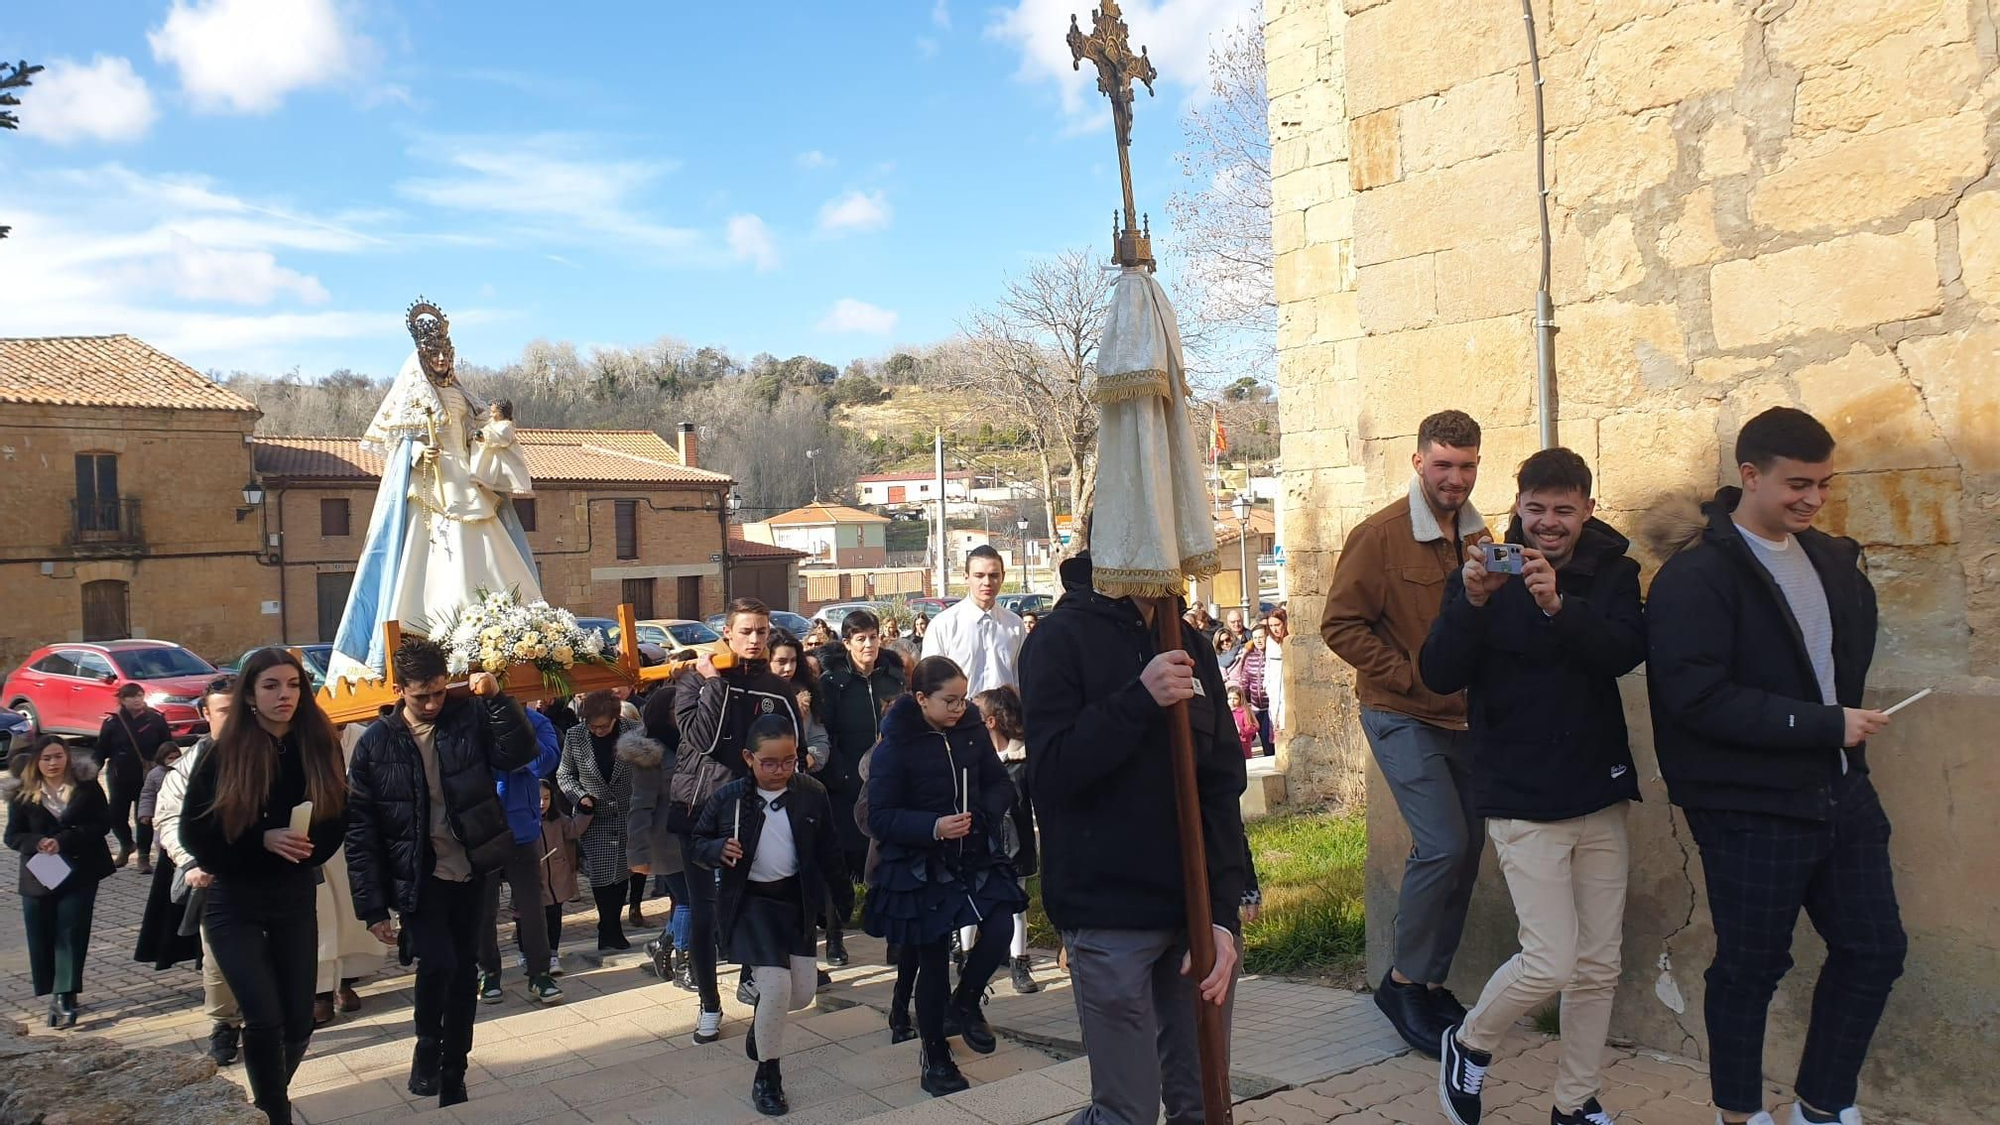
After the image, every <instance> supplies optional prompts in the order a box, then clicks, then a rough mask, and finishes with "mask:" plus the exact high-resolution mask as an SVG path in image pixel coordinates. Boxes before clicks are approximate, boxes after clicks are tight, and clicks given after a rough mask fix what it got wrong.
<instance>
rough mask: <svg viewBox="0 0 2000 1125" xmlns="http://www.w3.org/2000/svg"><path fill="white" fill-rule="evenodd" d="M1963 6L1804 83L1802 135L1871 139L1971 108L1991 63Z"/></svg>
mask: <svg viewBox="0 0 2000 1125" xmlns="http://www.w3.org/2000/svg"><path fill="white" fill-rule="evenodd" d="M1968 14H1969V13H1968V10H1967V7H1966V5H1964V4H1940V5H1936V6H1935V7H1934V10H1933V11H1932V12H1931V13H1930V16H1929V18H1928V19H1926V20H1925V21H1924V22H1923V23H1922V24H1920V25H1918V26H1915V27H1912V28H1909V29H1907V30H1901V31H1895V32H1893V33H1891V34H1888V35H1885V36H1883V37H1882V38H1880V39H1878V40H1876V41H1874V42H1873V43H1870V44H1868V45H1867V46H1866V47H1863V48H1861V49H1860V50H1858V51H1856V52H1854V53H1853V54H1852V55H1848V56H1844V57H1842V58H1840V59H1838V60H1835V61H1833V62H1831V63H1830V64H1828V65H1824V66H1813V67H1810V68H1808V69H1807V70H1806V71H1805V72H1804V73H1803V74H1801V75H1800V76H1799V88H1798V93H1797V108H1796V110H1795V111H1794V120H1795V121H1796V122H1797V124H1798V129H1799V131H1800V132H1802V133H1807V134H1810V133H1816V132H1822V131H1825V130H1829V129H1838V130H1843V131H1847V132H1868V131H1871V130H1875V129H1887V128H1892V127H1894V126H1897V125H1907V124H1909V123H1911V122H1914V121H1920V120H1922V119H1924V118H1927V117H1942V116H1945V115H1947V114H1950V113H1951V112H1953V111H1954V110H1957V109H1959V108H1960V107H1961V106H1964V105H1965V104H1966V101H1967V98H1968V97H1969V96H1970V95H1971V94H1972V93H1973V91H1974V90H1975V89H1976V88H1977V87H1978V85H1979V80H1980V76H1981V74H1982V73H1983V70H1984V64H1982V63H1981V62H1980V59H1979V48H1978V47H1977V46H1975V45H1974V43H1973V41H1972V31H1971V26H1970V21H1969V19H1968Z"/></svg>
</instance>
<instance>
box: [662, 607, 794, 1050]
mask: <svg viewBox="0 0 2000 1125" xmlns="http://www.w3.org/2000/svg"><path fill="white" fill-rule="evenodd" d="M722 635H723V640H724V641H725V642H727V644H728V645H729V655H730V659H729V660H727V661H725V662H724V663H725V664H726V665H727V666H726V667H717V666H716V661H715V658H714V655H713V654H711V653H709V652H707V651H704V652H703V653H702V654H701V660H700V661H699V662H698V663H697V664H696V665H695V667H694V672H693V673H692V674H689V673H683V674H682V675H681V678H680V681H679V684H678V685H677V686H676V688H675V689H674V692H675V694H674V720H675V722H676V723H678V724H679V726H680V728H681V744H680V749H679V751H678V752H677V755H678V756H677V757H676V761H677V762H678V761H680V760H681V759H683V758H685V757H686V755H688V754H706V755H708V756H709V757H711V758H713V759H714V760H715V761H717V762H718V763H720V764H722V765H724V766H726V767H728V769H729V772H730V773H731V774H733V775H734V776H736V777H748V776H749V775H750V769H749V767H748V766H747V765H745V764H744V757H743V751H744V750H746V749H748V748H749V746H750V727H751V725H752V724H754V723H755V722H756V721H757V720H758V719H761V718H763V717H764V716H766V715H781V716H784V717H787V718H789V719H791V721H792V731H793V736H794V737H793V742H794V744H795V745H797V746H799V747H804V746H805V744H806V739H805V725H804V724H803V723H802V722H800V719H799V705H798V698H799V692H798V688H797V687H795V686H793V685H792V684H791V683H790V682H789V681H786V680H783V679H780V678H779V677H778V674H777V673H775V672H773V671H771V662H770V659H769V653H768V648H767V646H768V644H769V642H770V639H771V609H770V607H769V606H767V605H765V604H764V603H763V602H760V601H758V600H757V599H756V598H737V599H736V600H735V601H733V602H730V603H729V618H728V620H727V621H726V622H725V623H724V625H723V634H722ZM801 753H803V750H801ZM800 767H801V768H803V767H804V762H801V763H800ZM717 788H721V787H720V786H717ZM712 796H714V793H713V791H711V792H708V793H702V794H699V797H700V799H701V801H702V802H703V803H706V802H707V801H708V799H709V798H710V797H712ZM669 815H670V816H673V817H675V819H676V820H678V821H680V822H681V823H683V824H684V828H683V829H682V836H681V854H682V855H684V856H687V855H693V854H694V849H695V841H694V838H693V837H692V836H691V835H689V833H691V832H692V831H693V830H694V819H695V818H696V817H698V816H700V815H701V807H700V806H699V805H697V806H695V807H693V808H691V809H685V810H678V811H676V812H672V813H669ZM687 881H688V940H689V941H690V942H691V943H692V944H693V945H694V948H693V949H692V950H690V951H689V957H690V959H691V960H692V962H693V968H694V983H695V990H696V991H697V992H699V993H700V994H701V1013H700V1015H699V1016H698V1017H697V1018H696V1021H695V1029H694V1041H695V1043H696V1044H697V1045H699V1044H702V1043H713V1042H715V1041H716V1040H717V1039H719V1038H721V1037H722V994H721V992H720V991H718V990H717V988H716V984H715V940H716V938H715V879H714V873H713V872H710V871H703V870H700V869H698V868H692V867H691V868H689V870H688V873H687Z"/></svg>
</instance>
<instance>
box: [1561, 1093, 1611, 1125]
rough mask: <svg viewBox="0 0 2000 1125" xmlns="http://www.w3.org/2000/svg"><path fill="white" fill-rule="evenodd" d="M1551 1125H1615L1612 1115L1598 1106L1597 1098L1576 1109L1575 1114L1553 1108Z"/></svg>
mask: <svg viewBox="0 0 2000 1125" xmlns="http://www.w3.org/2000/svg"><path fill="white" fill-rule="evenodd" d="M1549 1125H1613V1122H1612V1120H1611V1115H1610V1114H1608V1113H1606V1112H1604V1107H1603V1106H1601V1105H1598V1104H1597V1099H1596V1098H1592V1099H1590V1100H1589V1101H1587V1102H1585V1103H1583V1104H1582V1105H1580V1106H1578V1107H1576V1112H1575V1113H1564V1112H1563V1111H1562V1110H1559V1109H1555V1108H1551V1109H1550V1110H1549Z"/></svg>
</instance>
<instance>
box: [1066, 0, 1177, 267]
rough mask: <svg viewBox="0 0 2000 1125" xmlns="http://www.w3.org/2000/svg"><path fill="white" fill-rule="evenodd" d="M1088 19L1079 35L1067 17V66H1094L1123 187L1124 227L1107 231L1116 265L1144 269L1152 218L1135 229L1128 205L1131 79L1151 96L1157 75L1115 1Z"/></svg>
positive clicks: (1073, 18) (1073, 21)
mask: <svg viewBox="0 0 2000 1125" xmlns="http://www.w3.org/2000/svg"><path fill="white" fill-rule="evenodd" d="M1090 23H1091V26H1090V34H1089V35H1085V34H1084V33H1083V29H1082V28H1080V27H1078V26H1077V24H1076V16H1074V15H1071V16H1070V17H1069V52H1070V60H1071V61H1070V66H1071V67H1072V68H1073V69H1076V70H1081V69H1083V60H1085V59H1089V60H1090V61H1091V62H1092V63H1093V64H1095V65H1096V67H1097V91H1098V93H1100V94H1103V95H1104V96H1105V97H1108V98H1110V99H1111V122H1112V125H1113V126H1114V127H1115V128H1116V130H1117V134H1118V177H1119V180H1120V181H1121V182H1122V184H1123V186H1124V188H1125V211H1124V227H1123V229H1118V230H1114V232H1113V240H1114V242H1115V244H1116V253H1117V258H1118V264H1119V265H1123V266H1145V267H1147V268H1148V269H1150V268H1152V265H1153V231H1152V222H1151V221H1150V220H1147V221H1146V222H1145V228H1144V229H1143V230H1142V229H1140V225H1139V222H1140V220H1139V218H1138V215H1137V211H1138V209H1137V208H1136V207H1134V206H1133V204H1132V152H1131V149H1132V99H1133V96H1134V92H1133V89H1132V83H1133V82H1134V81H1135V80H1136V81H1139V82H1143V83H1145V86H1146V93H1147V95H1148V96H1151V95H1152V93H1153V79H1155V78H1157V77H1159V74H1158V72H1157V71H1155V70H1154V69H1153V60H1151V59H1149V58H1147V57H1146V48H1145V47H1144V46H1143V45H1142V46H1141V47H1140V48H1139V53H1138V54H1136V55H1135V54H1133V53H1132V45H1131V42H1130V40H1129V39H1128V32H1129V29H1128V28H1127V27H1126V26H1125V16H1124V14H1123V13H1122V12H1120V11H1119V10H1118V0H1102V3H1100V4H1099V5H1098V7H1097V9H1096V10H1095V11H1093V12H1091V13H1090ZM1115 225H1116V224H1115V223H1114V227H1115Z"/></svg>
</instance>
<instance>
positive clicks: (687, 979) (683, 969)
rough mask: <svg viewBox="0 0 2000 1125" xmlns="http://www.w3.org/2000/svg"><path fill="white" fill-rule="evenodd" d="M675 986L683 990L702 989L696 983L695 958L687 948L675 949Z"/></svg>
mask: <svg viewBox="0 0 2000 1125" xmlns="http://www.w3.org/2000/svg"><path fill="white" fill-rule="evenodd" d="M674 987H675V988H678V989H680V990H681V991H682V992H697V991H700V990H699V989H698V988H697V987H696V986H695V983H694V958H692V957H690V956H688V951H687V950H685V949H680V948H676V949H675V950H674Z"/></svg>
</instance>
